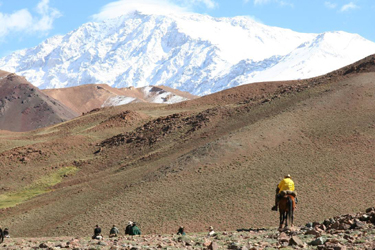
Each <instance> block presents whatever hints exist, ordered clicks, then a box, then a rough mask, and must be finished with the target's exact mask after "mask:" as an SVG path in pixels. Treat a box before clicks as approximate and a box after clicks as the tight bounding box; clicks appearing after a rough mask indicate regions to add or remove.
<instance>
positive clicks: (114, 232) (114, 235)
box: [109, 225, 119, 238]
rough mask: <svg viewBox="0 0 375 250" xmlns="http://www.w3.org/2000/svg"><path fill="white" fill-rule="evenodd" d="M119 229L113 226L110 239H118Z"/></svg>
mask: <svg viewBox="0 0 375 250" xmlns="http://www.w3.org/2000/svg"><path fill="white" fill-rule="evenodd" d="M118 233H119V231H118V229H117V227H116V226H115V225H113V226H112V228H111V230H110V231H109V238H113V237H117V236H118Z"/></svg>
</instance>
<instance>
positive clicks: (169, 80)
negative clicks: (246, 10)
mask: <svg viewBox="0 0 375 250" xmlns="http://www.w3.org/2000/svg"><path fill="white" fill-rule="evenodd" d="M373 53H375V43H373V42H371V41H368V40H366V39H364V38H362V37H361V36H359V35H356V34H349V33H345V32H328V33H323V34H306V33H297V32H294V31H292V30H288V29H282V28H277V27H270V26H266V25H264V24H261V23H258V22H255V21H254V20H252V19H251V18H248V17H234V18H213V17H210V16H207V15H200V14H179V15H173V14H171V15H168V16H165V15H146V14H142V13H140V12H134V13H132V14H127V15H124V16H121V17H118V18H115V19H110V20H106V21H103V22H97V23H87V24H84V25H82V26H81V27H79V28H78V29H77V30H74V31H72V32H70V33H68V34H66V35H64V36H55V37H52V38H50V39H47V40H46V41H44V42H43V43H41V44H40V45H38V46H37V47H35V48H30V49H25V50H21V51H17V52H15V53H13V54H11V55H9V56H6V57H4V58H1V59H0V69H2V70H7V71H11V72H15V73H17V74H20V75H23V76H25V77H26V78H27V79H28V80H29V81H30V82H32V83H33V84H34V85H36V86H38V87H39V88H62V87H70V86H77V85H82V84H90V83H106V84H109V85H110V86H112V87H129V86H134V87H145V86H149V85H155V86H158V85H165V86H168V87H171V88H175V89H179V90H182V91H188V92H190V93H192V94H195V95H205V94H209V93H213V92H217V91H220V90H223V89H226V88H230V87H234V86H238V85H241V84H245V83H251V82H257V81H271V80H291V79H299V78H308V77H313V76H317V75H320V74H324V73H328V72H330V71H332V70H335V69H337V68H340V67H342V66H345V65H347V64H350V63H353V62H355V61H357V60H359V59H361V58H363V57H365V56H368V55H370V54H373Z"/></svg>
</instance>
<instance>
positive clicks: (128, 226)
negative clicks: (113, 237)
mask: <svg viewBox="0 0 375 250" xmlns="http://www.w3.org/2000/svg"><path fill="white" fill-rule="evenodd" d="M132 227H133V222H131V221H129V222H128V225H127V226H126V227H125V235H130V233H131V231H132Z"/></svg>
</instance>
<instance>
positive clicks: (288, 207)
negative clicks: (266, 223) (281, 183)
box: [279, 195, 296, 229]
mask: <svg viewBox="0 0 375 250" xmlns="http://www.w3.org/2000/svg"><path fill="white" fill-rule="evenodd" d="M295 207H296V202H295V201H294V196H293V195H284V196H283V197H282V198H281V199H280V201H279V211H280V226H279V229H281V228H282V227H283V224H284V222H285V227H286V228H287V227H288V221H289V223H290V226H293V214H294V209H295Z"/></svg>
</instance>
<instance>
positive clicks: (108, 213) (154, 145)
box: [0, 56, 375, 237]
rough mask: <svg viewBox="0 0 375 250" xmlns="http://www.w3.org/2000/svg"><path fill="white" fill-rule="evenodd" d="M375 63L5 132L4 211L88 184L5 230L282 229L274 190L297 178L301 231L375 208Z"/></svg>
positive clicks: (6, 221)
mask: <svg viewBox="0 0 375 250" xmlns="http://www.w3.org/2000/svg"><path fill="white" fill-rule="evenodd" d="M374 58H375V57H374V56H372V57H368V58H366V59H365V60H363V61H361V62H358V63H357V64H354V65H351V66H348V67H346V68H343V69H341V71H340V70H339V71H336V72H333V73H330V74H328V75H325V76H321V77H318V78H313V79H308V80H304V81H291V82H281V83H280V82H275V83H257V84H251V85H245V86H240V87H237V88H234V89H230V90H226V91H223V92H220V93H217V94H213V95H210V96H207V97H203V98H200V99H197V100H192V101H188V102H184V103H180V104H175V105H168V106H167V105H151V104H147V103H139V104H132V105H125V106H118V107H110V108H104V109H101V110H98V111H95V112H91V113H88V114H86V115H84V116H82V117H79V118H77V119H74V120H72V121H69V122H65V123H62V124H58V125H54V126H51V127H49V128H44V129H40V130H37V131H32V132H27V133H17V134H15V133H6V132H3V133H1V134H0V136H1V137H2V140H1V144H0V152H1V155H0V159H1V163H2V164H1V165H0V168H1V169H0V170H1V172H2V173H3V175H1V176H0V180H1V182H0V183H1V186H0V206H2V207H5V205H6V204H14V203H15V202H16V201H17V199H18V197H19V196H22V195H25V193H27V194H28V190H34V189H33V187H34V186H35V183H38V180H40V178H41V177H46V176H51V174H53V173H56V171H59V170H63V169H64V167H72V166H74V167H76V168H78V169H79V172H78V173H77V174H75V175H74V174H64V175H62V177H61V178H62V181H61V182H60V183H58V184H53V186H52V187H49V189H48V190H49V191H50V192H48V193H44V194H41V195H39V196H37V197H34V198H31V199H29V200H27V201H21V202H20V203H19V204H18V205H17V206H14V207H10V208H4V209H3V210H1V214H0V220H1V221H2V226H3V227H10V228H11V230H12V232H13V235H14V236H23V237H26V236H30V237H31V236H63V235H75V236H77V235H78V236H84V235H90V234H91V233H92V228H93V226H94V225H95V224H100V225H101V226H102V228H103V230H104V233H106V231H107V230H109V228H110V226H111V225H113V224H116V225H118V226H119V227H120V228H123V227H124V226H125V224H126V223H127V221H128V220H131V221H137V222H138V223H139V225H140V227H141V229H142V233H145V234H148V233H163V232H164V233H166V232H167V233H172V232H175V230H176V228H178V226H179V225H184V226H185V227H186V228H187V229H188V231H189V232H198V231H206V229H207V226H209V225H212V226H214V228H215V229H216V230H217V231H223V230H235V229H239V228H250V227H254V228H255V227H269V226H277V225H278V214H277V213H275V212H272V211H271V207H272V205H273V202H274V190H275V187H276V185H277V183H278V182H279V181H280V180H281V178H282V176H283V175H285V174H287V173H290V174H291V175H292V177H293V179H294V181H295V184H296V189H297V191H298V193H299V198H300V203H299V204H298V210H297V212H296V214H295V221H296V224H297V225H298V224H301V223H305V222H307V221H322V220H323V219H325V218H329V217H332V216H335V215H337V214H347V213H353V212H356V211H364V209H366V208H368V207H373V206H374V199H373V198H374V197H373V193H374V190H375V181H374V180H375V173H374V171H373V170H374V167H375V165H374V160H373V159H374V158H375V150H374V148H375V116H374V114H375V99H374V93H375V72H374V65H375V60H374ZM351 69H354V70H351ZM273 84H274V85H273ZM111 124H112V125H111ZM107 125H108V126H107ZM12 194H13V195H12ZM7 197H8V198H7ZM9 197H10V198H9ZM216 230H215V231H216Z"/></svg>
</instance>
